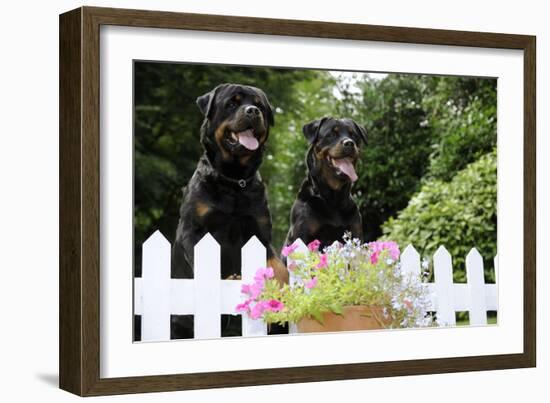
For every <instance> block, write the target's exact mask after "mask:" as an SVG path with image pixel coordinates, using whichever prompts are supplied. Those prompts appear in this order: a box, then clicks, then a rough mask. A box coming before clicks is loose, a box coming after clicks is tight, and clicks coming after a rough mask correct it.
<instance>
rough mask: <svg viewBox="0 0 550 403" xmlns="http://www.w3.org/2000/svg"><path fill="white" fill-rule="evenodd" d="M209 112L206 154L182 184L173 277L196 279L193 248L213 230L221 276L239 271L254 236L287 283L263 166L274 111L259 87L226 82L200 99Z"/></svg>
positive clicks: (205, 124) (206, 114)
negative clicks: (244, 248)
mask: <svg viewBox="0 0 550 403" xmlns="http://www.w3.org/2000/svg"><path fill="white" fill-rule="evenodd" d="M197 105H198V107H199V109H200V111H201V112H202V113H203V115H204V121H203V124H202V127H201V136H200V141H201V143H202V146H203V148H204V154H203V155H202V157H201V158H200V160H199V162H198V165H197V168H196V170H195V172H194V173H193V176H192V177H191V179H190V180H189V183H188V184H187V186H186V187H184V188H183V201H182V204H181V208H180V219H179V223H178V227H177V231H176V239H175V242H174V245H173V248H172V262H173V264H172V275H173V277H179V278H181V277H183V278H190V277H193V262H194V257H193V248H194V246H195V244H196V243H197V242H198V241H200V239H201V238H202V237H203V236H204V235H205V234H206V233H208V232H209V233H210V234H212V236H213V237H214V238H215V239H216V240H217V241H218V243H219V244H220V246H221V264H222V267H221V272H222V273H221V275H222V278H228V277H230V276H233V275H239V274H240V270H241V247H242V246H243V245H244V244H245V243H246V242H247V241H248V240H249V239H250V237H252V236H253V235H255V236H256V237H258V239H259V240H260V241H261V242H262V243H263V244H264V245H265V246H266V248H267V258H268V265H270V266H272V267H273V269H274V270H275V275H276V277H277V279H279V280H280V281H281V282H285V281H287V279H288V272H287V270H286V268H285V267H284V265H283V264H282V262H281V261H280V260H278V257H276V254H275V253H274V250H273V248H272V246H271V215H270V212H269V209H268V204H267V199H266V194H265V187H264V185H263V183H262V180H261V178H260V175H259V173H258V168H259V166H260V164H261V163H262V156H263V153H264V148H265V143H266V141H267V139H268V136H269V127H270V126H272V125H273V123H274V120H273V110H272V107H271V105H270V103H269V101H268V99H267V97H266V95H265V93H264V92H263V91H262V90H260V89H258V88H255V87H250V86H246V85H238V84H221V85H219V86H217V87H216V88H214V89H213V90H212V91H210V92H209V93H207V94H205V95H202V96H200V97H199V98H198V99H197Z"/></svg>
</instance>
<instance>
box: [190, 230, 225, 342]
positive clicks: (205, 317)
mask: <svg viewBox="0 0 550 403" xmlns="http://www.w3.org/2000/svg"><path fill="white" fill-rule="evenodd" d="M194 259H195V269H194V270H195V271H194V272H195V281H194V284H195V338H196V339H208V338H214V337H220V335H221V320H220V315H221V280H220V271H221V270H220V263H221V261H220V245H219V244H218V242H216V240H215V239H214V237H212V235H210V234H206V235H205V236H204V237H203V238H202V239H201V240H200V241H199V242H198V243H197V244H196V245H195V249H194Z"/></svg>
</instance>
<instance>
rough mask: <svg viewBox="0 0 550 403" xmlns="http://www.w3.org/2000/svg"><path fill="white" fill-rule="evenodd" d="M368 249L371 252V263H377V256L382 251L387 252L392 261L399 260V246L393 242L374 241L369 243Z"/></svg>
mask: <svg viewBox="0 0 550 403" xmlns="http://www.w3.org/2000/svg"><path fill="white" fill-rule="evenodd" d="M369 249H370V251H371V263H372V264H376V263H377V262H378V256H379V255H380V253H381V252H382V251H384V250H387V251H388V252H389V254H390V257H391V258H392V259H393V260H397V259H399V254H400V252H399V246H398V245H397V243H395V242H393V241H375V242H370V243H369Z"/></svg>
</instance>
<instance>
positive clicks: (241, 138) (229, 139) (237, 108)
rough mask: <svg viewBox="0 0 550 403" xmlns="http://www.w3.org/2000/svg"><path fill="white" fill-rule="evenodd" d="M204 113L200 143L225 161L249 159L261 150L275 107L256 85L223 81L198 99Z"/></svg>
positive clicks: (271, 124)
mask: <svg viewBox="0 0 550 403" xmlns="http://www.w3.org/2000/svg"><path fill="white" fill-rule="evenodd" d="M197 105H198V107H199V109H200V110H201V112H202V113H203V115H204V122H203V126H202V133H201V142H202V144H203V146H204V147H205V149H206V150H207V152H209V153H213V154H214V155H215V156H216V157H217V158H221V159H222V160H223V161H229V160H235V159H236V160H240V161H244V162H246V161H248V160H249V159H250V157H252V156H253V155H254V154H255V153H260V152H261V151H262V150H263V146H264V144H265V142H266V141H267V137H268V135H269V127H270V126H273V123H274V121H273V109H272V107H271V105H270V103H269V101H268V99H267V96H266V95H265V93H264V92H263V91H262V90H261V89H259V88H255V87H251V86H248V85H239V84H221V85H218V86H217V87H216V88H214V89H213V90H212V91H210V92H208V93H206V94H204V95H202V96H200V97H198V98H197Z"/></svg>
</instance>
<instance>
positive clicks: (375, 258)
mask: <svg viewBox="0 0 550 403" xmlns="http://www.w3.org/2000/svg"><path fill="white" fill-rule="evenodd" d="M379 254H380V252H373V253H371V255H370V262H371V263H372V264H376V263H378V255H379Z"/></svg>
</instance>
